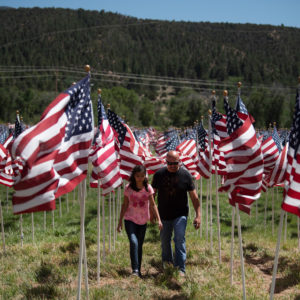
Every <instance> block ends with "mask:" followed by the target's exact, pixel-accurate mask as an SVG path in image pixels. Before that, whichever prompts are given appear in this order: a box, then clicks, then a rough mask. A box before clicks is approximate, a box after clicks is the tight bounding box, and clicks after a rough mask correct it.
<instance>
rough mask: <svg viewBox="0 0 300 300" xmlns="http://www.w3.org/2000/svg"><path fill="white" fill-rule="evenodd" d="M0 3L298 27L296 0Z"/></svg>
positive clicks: (298, 0)
mask: <svg viewBox="0 0 300 300" xmlns="http://www.w3.org/2000/svg"><path fill="white" fill-rule="evenodd" d="M0 6H10V7H14V8H18V7H35V6H37V7H62V8H71V9H78V8H83V9H87V10H99V11H100V10H104V11H111V12H117V13H120V14H124V15H127V16H133V17H137V18H142V19H155V20H157V19H159V20H170V21H171V20H174V21H192V22H206V21H208V22H228V23H252V24H271V25H282V24H283V25H284V26H291V27H298V28H300V17H299V12H300V0H85V1H82V0H81V1H79V0H52V1H50V0H39V1H37V0H7V1H4V0H0Z"/></svg>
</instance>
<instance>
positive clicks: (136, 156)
mask: <svg viewBox="0 0 300 300" xmlns="http://www.w3.org/2000/svg"><path fill="white" fill-rule="evenodd" d="M107 117H108V121H109V124H110V126H111V127H112V128H113V129H114V132H115V136H116V137H117V139H118V141H119V143H120V150H119V151H120V152H119V154H120V172H121V176H122V178H123V179H125V180H129V177H130V175H131V171H132V169H133V168H134V166H136V165H142V164H143V163H144V160H145V158H144V157H145V155H144V151H143V148H142V147H141V146H140V144H139V143H138V141H137V140H136V138H135V137H134V134H133V133H132V131H131V129H130V128H129V126H128V125H127V124H125V123H122V122H121V120H120V119H119V116H118V115H117V114H115V113H114V112H113V111H111V110H110V109H108V111H107Z"/></svg>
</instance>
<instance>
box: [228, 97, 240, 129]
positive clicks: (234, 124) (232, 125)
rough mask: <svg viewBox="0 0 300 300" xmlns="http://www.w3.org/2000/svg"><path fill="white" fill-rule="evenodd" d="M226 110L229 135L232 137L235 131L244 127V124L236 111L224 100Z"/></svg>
mask: <svg viewBox="0 0 300 300" xmlns="http://www.w3.org/2000/svg"><path fill="white" fill-rule="evenodd" d="M224 108H225V111H226V116H227V120H226V124H227V133H228V134H229V135H231V134H232V133H233V132H234V131H235V130H237V129H238V128H240V127H241V126H242V125H243V122H242V121H241V120H240V118H239V117H238V116H237V113H236V111H235V109H233V108H231V107H230V106H229V104H228V101H227V99H226V98H224Z"/></svg>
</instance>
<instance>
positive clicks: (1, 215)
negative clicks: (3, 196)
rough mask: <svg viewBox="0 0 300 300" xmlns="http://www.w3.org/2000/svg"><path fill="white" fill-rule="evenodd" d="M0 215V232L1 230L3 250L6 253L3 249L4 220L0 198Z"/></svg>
mask: <svg viewBox="0 0 300 300" xmlns="http://www.w3.org/2000/svg"><path fill="white" fill-rule="evenodd" d="M0 217H1V232H2V243H3V252H4V253H6V250H5V234H4V221H3V213H2V204H1V200H0Z"/></svg>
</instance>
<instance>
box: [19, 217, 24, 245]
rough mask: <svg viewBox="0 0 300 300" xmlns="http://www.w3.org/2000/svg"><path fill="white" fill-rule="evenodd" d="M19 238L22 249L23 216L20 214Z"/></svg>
mask: <svg viewBox="0 0 300 300" xmlns="http://www.w3.org/2000/svg"><path fill="white" fill-rule="evenodd" d="M20 238H21V247H23V239H24V235H23V215H22V214H20Z"/></svg>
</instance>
